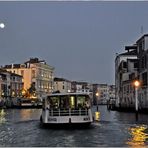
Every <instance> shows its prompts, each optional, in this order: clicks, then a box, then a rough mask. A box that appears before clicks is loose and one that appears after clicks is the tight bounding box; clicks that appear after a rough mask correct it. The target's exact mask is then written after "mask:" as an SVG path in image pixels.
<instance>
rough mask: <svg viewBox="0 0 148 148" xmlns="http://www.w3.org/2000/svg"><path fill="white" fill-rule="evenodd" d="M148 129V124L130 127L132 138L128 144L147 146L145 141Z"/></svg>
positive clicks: (147, 137) (147, 136)
mask: <svg viewBox="0 0 148 148" xmlns="http://www.w3.org/2000/svg"><path fill="white" fill-rule="evenodd" d="M146 129H148V126H146V125H141V126H136V127H131V128H129V134H130V135H131V138H130V139H129V141H128V142H127V144H128V145H129V146H132V147H141V146H146V143H145V142H146V140H147V139H148V134H147V133H146Z"/></svg>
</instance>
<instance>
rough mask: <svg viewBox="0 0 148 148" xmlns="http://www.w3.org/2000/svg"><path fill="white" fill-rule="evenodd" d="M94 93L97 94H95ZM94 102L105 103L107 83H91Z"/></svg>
mask: <svg viewBox="0 0 148 148" xmlns="http://www.w3.org/2000/svg"><path fill="white" fill-rule="evenodd" d="M96 93H97V94H98V96H96ZM93 97H94V104H97V103H98V104H106V103H107V100H109V85H108V84H93Z"/></svg>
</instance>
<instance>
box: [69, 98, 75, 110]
mask: <svg viewBox="0 0 148 148" xmlns="http://www.w3.org/2000/svg"><path fill="white" fill-rule="evenodd" d="M70 108H72V109H74V108H75V97H74V96H70Z"/></svg>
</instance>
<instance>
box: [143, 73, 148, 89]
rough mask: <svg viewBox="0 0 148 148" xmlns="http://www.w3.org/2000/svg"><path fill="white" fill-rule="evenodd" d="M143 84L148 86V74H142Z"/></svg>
mask: <svg viewBox="0 0 148 148" xmlns="http://www.w3.org/2000/svg"><path fill="white" fill-rule="evenodd" d="M142 83H143V85H144V86H145V85H147V72H145V73H143V74H142Z"/></svg>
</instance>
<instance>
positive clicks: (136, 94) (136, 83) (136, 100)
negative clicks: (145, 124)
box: [134, 80, 140, 120]
mask: <svg viewBox="0 0 148 148" xmlns="http://www.w3.org/2000/svg"><path fill="white" fill-rule="evenodd" d="M134 86H135V111H136V120H138V88H139V86H140V82H139V81H138V80H136V81H135V82H134Z"/></svg>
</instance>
